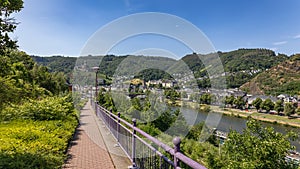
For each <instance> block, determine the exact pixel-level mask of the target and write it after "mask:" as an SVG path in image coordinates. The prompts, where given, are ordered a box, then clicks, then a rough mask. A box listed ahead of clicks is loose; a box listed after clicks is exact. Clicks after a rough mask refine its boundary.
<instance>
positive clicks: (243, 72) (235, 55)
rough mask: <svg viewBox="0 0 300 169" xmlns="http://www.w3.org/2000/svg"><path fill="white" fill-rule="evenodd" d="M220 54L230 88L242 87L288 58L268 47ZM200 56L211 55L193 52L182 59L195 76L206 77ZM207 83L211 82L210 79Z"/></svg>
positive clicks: (204, 85) (203, 84) (203, 85)
mask: <svg viewBox="0 0 300 169" xmlns="http://www.w3.org/2000/svg"><path fill="white" fill-rule="evenodd" d="M218 55H219V57H220V59H221V61H222V63H223V67H224V71H225V72H226V76H227V78H226V79H227V86H228V87H229V88H236V87H240V86H241V85H243V84H244V83H246V82H248V81H249V80H251V79H252V78H253V77H255V76H256V75H257V74H259V73H261V72H263V71H265V70H266V69H269V68H271V67H272V66H275V65H277V64H279V63H280V62H282V61H284V60H286V59H287V58H288V57H287V56H286V55H283V54H278V55H276V54H275V53H274V52H273V51H272V50H268V49H238V50H235V51H230V52H218ZM198 56H201V57H202V58H207V59H208V58H209V57H210V56H209V55H196V54H192V55H187V56H185V57H183V58H182V60H183V61H184V62H185V63H186V64H187V65H189V67H190V69H191V70H192V71H193V72H194V74H195V77H205V76H207V74H206V71H201V70H203V69H204V68H205V67H204V65H203V64H202V62H201V61H200V59H199V57H198ZM212 62H214V61H212ZM198 83H200V87H206V86H209V85H207V84H206V83H203V82H198ZM207 83H209V81H208V80H207ZM201 85H202V86H201Z"/></svg>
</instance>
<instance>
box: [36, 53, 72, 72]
mask: <svg viewBox="0 0 300 169" xmlns="http://www.w3.org/2000/svg"><path fill="white" fill-rule="evenodd" d="M31 58H32V59H33V60H34V61H35V62H37V63H38V64H40V65H43V66H47V67H48V69H49V71H50V72H64V73H66V74H69V73H71V72H72V71H73V69H74V66H75V62H76V59H77V58H76V57H64V56H51V57H40V56H31Z"/></svg>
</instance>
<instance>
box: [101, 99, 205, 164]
mask: <svg viewBox="0 0 300 169" xmlns="http://www.w3.org/2000/svg"><path fill="white" fill-rule="evenodd" d="M97 107H98V108H100V109H101V110H103V111H104V112H106V113H107V114H108V115H110V116H109V117H114V118H115V119H113V120H116V121H120V122H122V123H124V124H125V125H127V126H128V127H130V128H131V129H132V130H134V131H136V132H138V133H139V134H141V135H142V136H144V137H145V138H147V139H148V140H150V141H151V142H153V143H154V144H156V145H157V146H159V147H161V148H162V149H164V150H165V151H166V152H168V153H170V154H171V155H172V156H174V157H176V158H177V159H179V160H180V161H182V162H183V163H185V164H186V165H188V166H190V167H192V168H195V169H206V167H204V166H202V165H201V164H199V163H197V162H196V161H194V160H192V159H191V158H189V157H187V156H185V155H184V154H182V153H181V152H176V153H175V150H174V149H173V148H171V147H170V146H168V145H166V144H164V143H162V142H161V141H159V140H158V139H156V138H154V137H153V136H151V135H149V134H148V133H146V132H144V131H143V130H141V129H139V128H138V127H135V126H134V125H133V124H131V123H129V122H127V121H126V120H124V119H122V118H121V117H118V116H117V115H115V114H113V113H111V112H110V111H108V110H106V109H105V108H103V107H102V106H100V105H98V104H97ZM124 127H125V126H124ZM140 139H142V138H140Z"/></svg>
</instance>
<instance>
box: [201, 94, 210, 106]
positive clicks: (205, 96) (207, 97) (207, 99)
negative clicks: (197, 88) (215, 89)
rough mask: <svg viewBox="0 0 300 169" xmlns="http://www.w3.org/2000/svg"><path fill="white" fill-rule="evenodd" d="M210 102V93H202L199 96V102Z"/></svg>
mask: <svg viewBox="0 0 300 169" xmlns="http://www.w3.org/2000/svg"><path fill="white" fill-rule="evenodd" d="M211 102H212V95H211V94H209V93H204V94H202V95H201V96H200V104H210V103H211Z"/></svg>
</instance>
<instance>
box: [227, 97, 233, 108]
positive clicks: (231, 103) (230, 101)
mask: <svg viewBox="0 0 300 169" xmlns="http://www.w3.org/2000/svg"><path fill="white" fill-rule="evenodd" d="M233 101H234V96H233V95H230V96H226V97H225V105H230V106H231V107H232V105H233Z"/></svg>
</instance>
